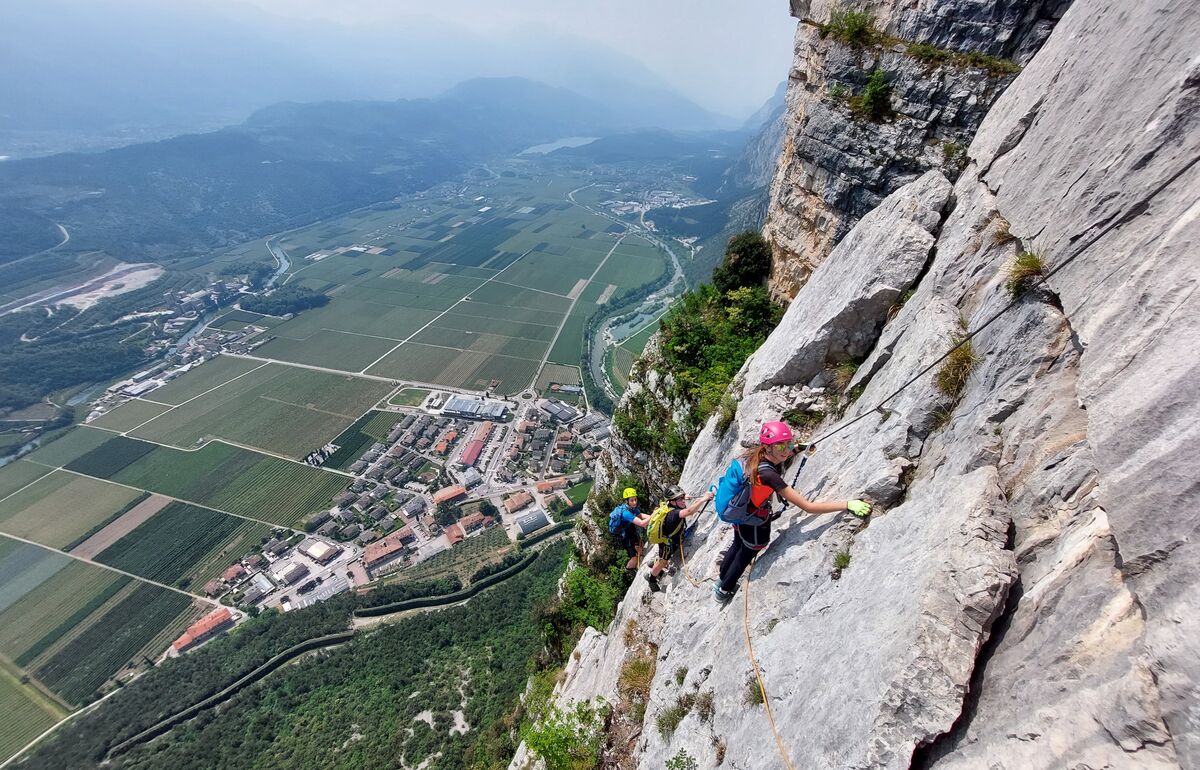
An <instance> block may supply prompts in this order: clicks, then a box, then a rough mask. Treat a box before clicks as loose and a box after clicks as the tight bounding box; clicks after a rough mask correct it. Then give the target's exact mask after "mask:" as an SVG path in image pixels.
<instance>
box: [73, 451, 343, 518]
mask: <svg viewBox="0 0 1200 770" xmlns="http://www.w3.org/2000/svg"><path fill="white" fill-rule="evenodd" d="M81 431H84V432H87V433H100V434H103V433H104V432H103V431H97V430H92V429H89V428H77V429H76V430H75V431H72V432H73V433H79V432H81ZM105 435H107V434H105ZM110 441H111V443H106V444H104V445H103V446H102V447H100V448H99V449H97V450H96V451H94V452H93V453H90V454H88V455H84V456H83V457H80V458H79V459H78V460H76V461H75V462H73V463H72V465H71V468H72V470H75V471H77V472H79V473H85V474H88V475H94V476H97V477H98V478H107V479H112V480H113V481H116V482H118V483H121V484H126V485H129V486H131V487H136V488H137V489H144V490H147V491H149V492H157V493H159V494H162V495H166V496H167V497H175V498H178V499H181V500H185V501H188V502H192V503H198V504H200V505H207V506H211V507H213V508H217V509H219V510H222V511H227V512H229V513H236V514H239V515H242V516H249V517H251V518H255V519H261V520H263V521H269V522H272V523H274V524H279V525H282V526H292V525H293V524H295V523H296V522H298V521H299V520H300V519H302V518H304V517H305V516H307V515H308V514H310V513H313V512H315V511H317V510H319V509H321V508H324V507H327V506H328V505H329V501H330V499H331V498H332V497H333V495H335V494H337V493H338V492H339V491H341V490H342V489H344V488H345V486H346V483H347V481H348V479H346V477H344V476H340V475H337V474H334V473H329V472H327V471H322V470H319V469H317V468H313V467H310V466H308V465H304V464H302V463H296V462H289V461H287V460H280V459H277V458H274V457H269V456H266V455H262V454H259V453H258V452H253V451H251V450H248V449H242V448H241V447H236V446H231V445H229V444H222V443H219V442H212V443H210V444H207V445H205V446H204V447H203V448H201V449H198V450H195V451H192V452H185V451H182V450H178V449H171V448H169V447H163V446H157V445H155V444H148V443H147V442H144V441H137V440H134V439H127V438H124V437H121V436H116V437H112V438H111V439H110ZM147 447H148V449H147Z"/></svg>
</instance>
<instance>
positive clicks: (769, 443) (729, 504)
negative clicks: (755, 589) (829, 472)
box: [713, 422, 871, 604]
mask: <svg viewBox="0 0 1200 770" xmlns="http://www.w3.org/2000/svg"><path fill="white" fill-rule="evenodd" d="M796 449H797V447H796V444H795V442H794V441H793V440H792V429H791V428H790V427H788V425H787V423H783V422H765V423H763V426H762V428H761V430H759V433H758V445H757V446H754V447H752V448H751V449H750V450H749V451H748V452H747V453H746V454H745V455H744V456H743V457H739V458H735V459H734V460H733V461H732V462H731V463H730V464H729V468H728V469H727V470H726V471H725V475H724V476H722V477H721V480H720V482H719V483H718V484H717V494H716V505H715V508H716V511H717V517H718V518H719V519H721V521H723V522H725V523H726V524H732V525H733V531H734V532H733V543H732V544H731V545H730V546H729V549H728V550H727V551H725V556H724V557H723V558H722V559H721V579H720V581H718V583H717V585H716V586H715V587H714V588H713V598H714V599H716V600H717V601H718V602H719V603H721V604H726V603H728V602H729V600H730V599H732V598H733V592H734V590H735V589H736V588H737V583H738V579H739V578H740V577H741V576H742V573H743V572H745V571H746V567H747V566H748V565H749V564H750V562H751V561H752V560H753V559H754V557H755V556H756V555H758V552H759V551H761V550H762V549H764V548H766V547H767V542H768V541H769V540H770V539H771V522H772V521H774V520H775V519H777V518H779V517H780V516H781V515H782V511H780V512H778V513H773V512H772V511H771V497H772V496H773V495H778V496H779V497H780V498H781V499H783V500H784V501H785V502H788V503H791V504H792V505H794V506H796V507H798V508H800V509H801V510H802V511H804V512H805V513H840V512H842V511H849V512H850V513H852V514H854V515H855V516H857V517H859V518H860V519H865V518H866V517H867V516H870V515H871V504H870V503H868V502H866V501H864V500H836V501H831V502H828V503H817V502H812V501H810V500H808V499H806V498H805V497H804V496H803V495H801V494H800V493H799V492H797V491H796V490H794V489H792V488H791V486H789V485H788V483H787V482H786V481H784V480H783V464H784V463H785V462H787V460H788V459H789V458H790V457H791V456H792V455H793V454H795V452H796Z"/></svg>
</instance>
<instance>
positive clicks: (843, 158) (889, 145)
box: [764, 0, 1069, 301]
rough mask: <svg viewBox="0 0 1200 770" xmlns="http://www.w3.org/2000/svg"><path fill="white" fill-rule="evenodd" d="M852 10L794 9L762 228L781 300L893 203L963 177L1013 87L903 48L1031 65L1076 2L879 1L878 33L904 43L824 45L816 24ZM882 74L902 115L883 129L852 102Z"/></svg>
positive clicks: (875, 6) (827, 41)
mask: <svg viewBox="0 0 1200 770" xmlns="http://www.w3.org/2000/svg"><path fill="white" fill-rule="evenodd" d="M844 5H845V4H844V3H835V2H831V1H829V0H824V1H817V2H793V3H792V15H793V16H795V17H797V18H798V19H800V20H801V23H800V24H799V25H798V26H797V29H796V40H795V52H796V53H795V61H794V63H793V65H792V70H791V72H790V73H789V76H788V94H787V105H788V123H787V126H786V128H785V130H784V139H783V152H782V153H781V154H780V158H779V163H778V165H777V167H776V173H775V179H774V181H773V183H772V187H771V207H770V210H769V213H768V217H767V223H766V226H765V228H764V234H765V235H766V236H767V238H768V240H770V241H771V242H772V246H773V250H774V267H773V271H772V275H771V290H772V293H773V294H774V295H775V296H776V297H778V298H779V299H781V300H784V301H786V300H789V299H791V297H792V296H793V295H795V293H796V291H797V289H799V287H800V285H801V284H803V283H804V281H805V280H807V279H808V276H809V275H810V274H811V273H812V271H813V269H814V268H815V267H816V266H817V265H819V264H820V263H821V262H822V261H823V260H824V259H825V257H826V256H827V255H828V254H829V253H830V251H831V250H832V249H833V247H834V246H835V245H836V244H837V243H838V241H840V240H841V239H842V237H843V236H845V235H846V233H848V232H849V231H850V229H851V228H852V227H853V226H854V224H855V223H856V222H857V221H858V220H859V219H860V218H861V217H862V216H863V215H864V214H866V213H867V212H868V211H870V210H871V209H873V208H874V207H876V206H877V205H879V202H880V201H881V200H882V199H883V198H884V197H886V196H887V195H888V194H890V193H891V192H893V191H895V190H897V189H899V188H900V187H902V186H903V185H905V184H907V183H909V182H911V181H913V180H914V179H916V178H917V177H919V176H920V175H921V174H922V173H924V172H925V171H927V170H929V169H940V170H942V171H943V172H944V173H945V174H946V175H947V176H949V177H951V178H954V177H955V176H956V175H957V174H958V171H959V169H960V168H961V161H962V160H963V159H965V154H964V150H965V148H966V146H967V145H968V144H969V143H970V141H971V138H972V136H973V135H974V133H975V130H976V128H977V127H978V126H979V123H980V121H981V120H982V119H983V116H984V115H985V114H986V113H987V111H988V107H989V106H990V105H991V104H992V102H993V101H994V100H995V99H996V98H997V97H998V96H999V95H1000V93H1001V91H1002V90H1003V89H1004V87H1005V86H1006V85H1007V84H1008V82H1009V81H1010V80H1011V76H1009V75H1003V74H989V73H988V72H986V71H984V70H983V69H981V68H979V67H970V66H961V65H956V64H952V63H945V62H943V63H940V64H930V63H929V62H927V61H923V60H919V59H917V58H915V57H914V56H912V55H910V54H909V53H908V52H907V51H906V48H905V42H917V43H928V44H932V45H934V46H938V47H941V48H944V49H948V50H954V51H963V52H965V51H974V52H979V53H983V54H987V55H991V56H996V57H1007V58H1009V59H1016V60H1017V61H1021V62H1023V61H1025V60H1026V59H1027V58H1028V57H1029V56H1030V55H1032V53H1033V52H1034V51H1036V50H1037V48H1038V47H1039V46H1040V45H1041V43H1042V41H1043V40H1045V38H1046V36H1047V35H1048V34H1049V32H1050V30H1051V29H1052V28H1053V24H1054V22H1055V20H1056V19H1057V18H1058V17H1059V16H1061V15H1062V12H1063V11H1064V10H1065V8H1066V6H1067V5H1069V3H1067V2H1037V1H1033V2H1023V3H1007V2H1000V1H998V0H996V1H991V0H985V1H983V2H980V1H979V0H953V1H952V2H939V3H900V2H894V1H884V2H873V3H869V4H868V8H867V10H869V11H870V12H871V13H872V15H873V16H874V19H875V25H876V27H877V28H878V29H879V30H880V31H882V32H883V33H885V34H887V35H890V36H891V37H892V38H895V39H898V41H899V42H897V43H895V44H892V43H890V42H888V43H886V44H882V45H874V46H868V47H859V46H854V45H847V44H845V43H842V42H839V41H837V40H835V39H834V38H833V37H832V36H827V37H822V36H821V31H820V29H819V27H818V22H824V21H827V20H828V19H829V18H830V14H831V13H832V12H833V11H834V10H836V9H840V8H841V7H843V6H844ZM875 69H880V70H882V71H883V72H884V73H885V75H886V78H887V80H888V83H889V85H890V87H891V102H892V109H893V111H894V114H893V115H892V116H891V117H889V118H887V119H885V120H882V121H879V122H872V121H869V120H864V119H860V118H856V117H854V116H853V115H852V113H851V110H850V108H849V106H848V101H847V98H848V97H849V96H850V95H852V94H860V93H861V92H862V90H863V88H864V87H865V85H866V81H867V78H868V77H869V75H870V73H871V72H872V71H873V70H875Z"/></svg>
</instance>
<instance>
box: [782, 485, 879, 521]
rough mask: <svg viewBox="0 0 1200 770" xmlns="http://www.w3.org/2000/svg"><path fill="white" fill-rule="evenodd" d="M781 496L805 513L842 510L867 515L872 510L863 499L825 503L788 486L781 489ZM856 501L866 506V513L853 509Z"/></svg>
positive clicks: (857, 514) (837, 511)
mask: <svg viewBox="0 0 1200 770" xmlns="http://www.w3.org/2000/svg"><path fill="white" fill-rule="evenodd" d="M779 496H780V497H782V498H783V499H784V500H787V501H788V502H789V503H791V504H792V505H794V506H796V507H797V508H799V509H800V510H802V511H804V512H805V513H841V512H842V511H851V512H852V513H854V515H856V516H865V515H866V514H867V513H870V511H871V506H870V505H869V504H867V503H864V502H863V501H862V500H831V501H829V502H823V503H818V502H813V501H812V500H809V499H808V498H806V497H805V496H804V495H802V494H800V493H799V492H797V491H796V490H794V489H792V488H791V487H786V488H784V489H783V490H781V491H780V493H779ZM855 503H861V504H862V505H863V506H866V511H865V512H864V513H859V512H858V511H856V510H853V509H852V508H851V505H852V504H855ZM855 507H858V506H855Z"/></svg>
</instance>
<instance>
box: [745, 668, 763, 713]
mask: <svg viewBox="0 0 1200 770" xmlns="http://www.w3.org/2000/svg"><path fill="white" fill-rule="evenodd" d="M762 704H763V691H762V687H760V686H759V684H758V677H756V676H755V675H754V673H753V672H751V673H750V676H748V677H746V705H747V706H761V705H762Z"/></svg>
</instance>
